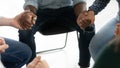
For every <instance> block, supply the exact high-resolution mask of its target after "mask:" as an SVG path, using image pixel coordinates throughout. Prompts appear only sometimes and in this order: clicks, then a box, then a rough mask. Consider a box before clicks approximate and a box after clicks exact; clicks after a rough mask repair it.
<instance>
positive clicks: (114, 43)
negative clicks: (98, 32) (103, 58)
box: [109, 37, 120, 53]
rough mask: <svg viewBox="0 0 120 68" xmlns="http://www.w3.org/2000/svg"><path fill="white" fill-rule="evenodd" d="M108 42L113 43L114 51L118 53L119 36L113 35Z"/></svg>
mask: <svg viewBox="0 0 120 68" xmlns="http://www.w3.org/2000/svg"><path fill="white" fill-rule="evenodd" d="M109 44H110V45H111V44H113V45H115V49H114V50H115V52H116V53H120V37H115V38H114V39H113V40H111V41H110V42H109Z"/></svg>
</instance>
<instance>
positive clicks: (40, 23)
mask: <svg viewBox="0 0 120 68" xmlns="http://www.w3.org/2000/svg"><path fill="white" fill-rule="evenodd" d="M51 21H56V22H55V23H53V22H51ZM59 21H62V22H61V23H58V22H59ZM46 22H47V23H46ZM54 24H56V26H57V25H61V26H65V27H66V28H68V29H70V30H71V31H73V30H76V31H78V32H80V37H79V50H80V60H79V65H82V66H87V67H88V66H89V62H90V53H89V50H88V46H89V42H90V40H91V38H92V37H93V35H94V34H95V32H94V25H93V26H90V27H87V28H86V29H85V30H86V32H83V31H82V30H81V29H80V27H79V26H78V25H77V23H76V16H75V14H74V10H73V7H71V6H68V7H63V8H59V9H49V8H48V9H38V11H37V21H36V23H35V25H34V26H33V27H32V29H31V30H19V40H20V41H21V42H24V43H26V44H28V45H29V46H30V47H31V49H32V51H33V58H34V57H35V56H36V53H35V52H36V46H35V41H34V34H35V33H36V32H37V31H40V32H44V28H48V25H54ZM48 30H49V28H48ZM33 58H31V60H32V59H33Z"/></svg>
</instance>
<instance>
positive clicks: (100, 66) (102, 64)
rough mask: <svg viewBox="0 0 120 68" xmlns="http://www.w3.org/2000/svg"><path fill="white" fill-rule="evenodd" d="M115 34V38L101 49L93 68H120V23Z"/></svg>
mask: <svg viewBox="0 0 120 68" xmlns="http://www.w3.org/2000/svg"><path fill="white" fill-rule="evenodd" d="M114 34H115V38H114V39H113V40H111V41H110V42H109V43H108V44H106V46H104V48H103V49H102V50H101V51H100V53H99V56H98V57H97V58H96V61H95V64H94V66H93V68H120V23H118V24H117V25H116V29H115V32H114Z"/></svg>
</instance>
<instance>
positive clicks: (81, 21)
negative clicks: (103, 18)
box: [77, 11, 95, 30]
mask: <svg viewBox="0 0 120 68" xmlns="http://www.w3.org/2000/svg"><path fill="white" fill-rule="evenodd" d="M94 20H95V15H94V12H93V11H83V12H81V13H80V14H79V16H78V18H77V24H78V26H79V27H80V28H81V29H83V30H84V29H85V28H86V27H88V26H90V25H92V24H93V23H94Z"/></svg>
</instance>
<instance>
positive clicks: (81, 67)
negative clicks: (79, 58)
mask: <svg viewBox="0 0 120 68" xmlns="http://www.w3.org/2000/svg"><path fill="white" fill-rule="evenodd" d="M80 68H88V67H83V66H80Z"/></svg>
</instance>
